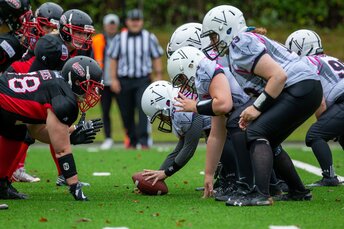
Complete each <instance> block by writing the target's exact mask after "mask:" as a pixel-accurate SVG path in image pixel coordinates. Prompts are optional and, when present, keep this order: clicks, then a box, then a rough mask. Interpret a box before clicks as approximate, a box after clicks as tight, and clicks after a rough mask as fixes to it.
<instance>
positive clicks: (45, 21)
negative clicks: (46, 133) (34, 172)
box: [6, 2, 63, 182]
mask: <svg viewBox="0 0 344 229" xmlns="http://www.w3.org/2000/svg"><path fill="white" fill-rule="evenodd" d="M62 13H63V9H62V7H61V6H59V5H58V4H56V3H52V2H46V3H44V4H42V5H41V6H39V7H38V8H37V9H36V11H35V13H34V16H33V18H31V20H30V21H25V22H24V26H25V35H26V37H27V39H26V41H27V43H28V49H27V51H26V52H25V54H24V55H23V57H22V58H21V59H20V60H17V61H15V62H13V63H12V64H11V66H10V67H9V68H7V69H6V71H8V72H15V73H27V72H28V71H29V69H30V67H31V64H32V62H33V61H34V59H35V55H34V48H35V44H36V42H37V40H38V39H39V38H40V37H42V36H44V35H45V34H47V33H50V32H52V31H53V30H55V29H57V27H58V23H59V20H60V18H61V16H62ZM33 142H34V140H33V139H31V138H30V137H29V136H28V137H27V138H26V139H25V143H23V144H26V145H30V144H32V143H33ZM26 155H27V154H26V150H25V145H23V153H22V154H19V155H18V156H19V157H21V158H20V159H19V158H18V159H17V160H19V163H18V167H17V169H16V170H15V172H14V173H13V175H12V179H13V180H15V181H21V182H38V181H40V179H39V178H38V177H33V176H31V175H30V174H28V173H26V171H25V169H24V163H25V158H26Z"/></svg>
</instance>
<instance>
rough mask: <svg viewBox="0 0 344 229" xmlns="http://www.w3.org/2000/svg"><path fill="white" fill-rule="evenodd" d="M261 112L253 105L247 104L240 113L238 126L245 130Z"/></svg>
mask: <svg viewBox="0 0 344 229" xmlns="http://www.w3.org/2000/svg"><path fill="white" fill-rule="evenodd" d="M260 114H261V112H260V111H258V110H257V109H256V108H254V106H249V107H247V108H246V109H245V110H243V112H241V114H240V120H239V127H240V128H241V129H243V130H245V129H246V128H247V126H248V124H249V123H250V122H251V121H253V120H255V119H257V118H258V117H259V115H260Z"/></svg>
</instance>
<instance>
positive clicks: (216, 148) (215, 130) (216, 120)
mask: <svg viewBox="0 0 344 229" xmlns="http://www.w3.org/2000/svg"><path fill="white" fill-rule="evenodd" d="M225 121H226V118H225V117H224V116H214V117H212V123H211V131H210V135H209V138H208V141H207V152H206V164H205V174H207V175H211V176H212V175H214V173H215V170H216V167H217V164H218V162H219V161H220V158H221V153H222V150H223V146H224V144H225V141H226V126H225Z"/></svg>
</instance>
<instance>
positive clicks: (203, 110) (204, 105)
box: [196, 99, 216, 116]
mask: <svg viewBox="0 0 344 229" xmlns="http://www.w3.org/2000/svg"><path fill="white" fill-rule="evenodd" d="M196 109H197V113H198V114H201V115H208V116H216V114H215V113H214V111H213V99H207V100H202V101H198V102H197V104H196Z"/></svg>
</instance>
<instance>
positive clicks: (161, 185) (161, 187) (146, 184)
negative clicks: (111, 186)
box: [132, 172, 168, 195]
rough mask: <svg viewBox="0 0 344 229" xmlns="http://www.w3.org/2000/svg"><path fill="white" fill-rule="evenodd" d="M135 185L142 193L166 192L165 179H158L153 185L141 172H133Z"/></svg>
mask: <svg viewBox="0 0 344 229" xmlns="http://www.w3.org/2000/svg"><path fill="white" fill-rule="evenodd" d="M132 179H133V182H134V184H135V186H136V187H137V188H138V189H139V190H140V191H141V192H142V193H143V194H147V195H165V194H166V193H167V192H168V188H167V185H166V183H165V181H162V180H159V181H157V182H156V183H155V185H154V186H153V185H152V183H153V180H148V181H146V180H145V177H144V176H143V172H138V173H135V174H134V175H133V176H132Z"/></svg>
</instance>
